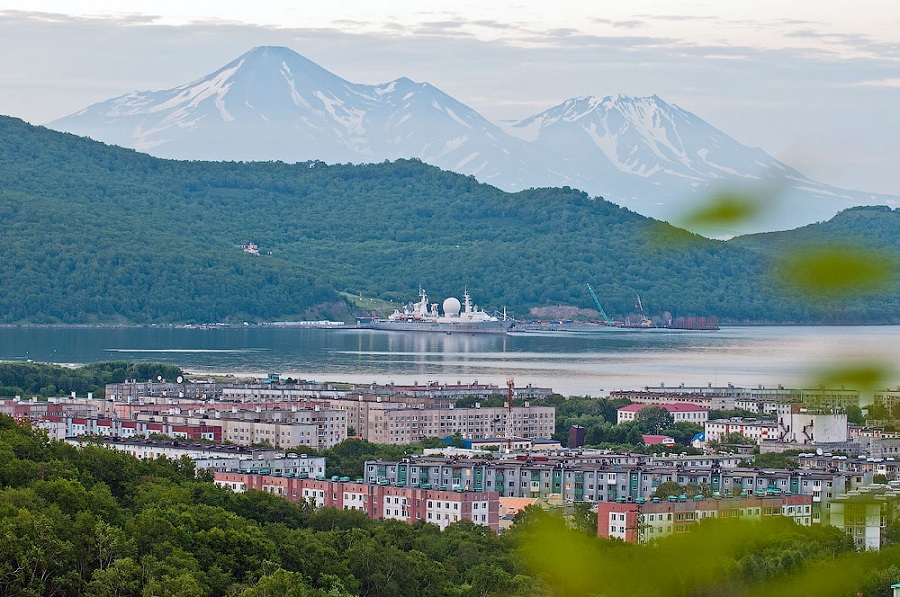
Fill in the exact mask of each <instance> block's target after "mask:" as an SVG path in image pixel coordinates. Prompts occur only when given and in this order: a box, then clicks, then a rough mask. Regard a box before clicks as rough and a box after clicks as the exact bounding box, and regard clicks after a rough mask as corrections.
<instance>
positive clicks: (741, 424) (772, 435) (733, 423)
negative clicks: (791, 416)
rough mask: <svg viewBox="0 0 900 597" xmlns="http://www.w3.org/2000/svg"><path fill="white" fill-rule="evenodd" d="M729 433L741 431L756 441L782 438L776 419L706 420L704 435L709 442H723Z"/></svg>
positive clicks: (740, 432)
mask: <svg viewBox="0 0 900 597" xmlns="http://www.w3.org/2000/svg"><path fill="white" fill-rule="evenodd" d="M729 433H739V434H741V435H743V436H744V437H746V438H749V439H752V440H754V441H756V443H762V442H763V441H766V440H771V439H775V440H777V439H781V429H780V427H779V426H778V424H777V423H776V422H775V421H756V420H753V419H716V420H715V421H706V424H705V425H704V436H705V438H706V439H705V441H707V442H721V441H722V440H723V438H724V437H725V436H726V435H728V434H729Z"/></svg>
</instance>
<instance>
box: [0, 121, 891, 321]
mask: <svg viewBox="0 0 900 597" xmlns="http://www.w3.org/2000/svg"><path fill="white" fill-rule="evenodd" d="M893 213H895V212H891V214H893ZM860 214H864V215H867V217H871V218H873V219H874V220H876V221H881V220H883V222H881V224H883V225H884V226H888V227H889V228H888V231H887V232H879V235H880V236H883V237H884V238H885V239H886V242H890V239H894V238H897V237H898V230H900V222H897V218H895V217H893V216H891V217H890V218H884V217H881V218H879V216H880V215H883V214H880V213H879V212H878V211H877V208H876V209H875V210H874V211H872V212H871V214H870V212H863V211H862V210H861V211H859V212H852V213H851V214H850V215H860ZM0 218H2V221H3V222H4V230H5V231H6V232H7V235H8V238H9V239H10V240H9V242H6V243H4V244H3V245H0V285H2V287H3V288H5V289H8V290H7V292H5V293H0V323H13V324H14V323H205V322H233V323H234V322H237V323H240V322H241V321H250V322H260V321H277V320H290V319H298V318H300V319H323V318H334V319H347V318H348V310H347V309H348V307H347V305H346V304H345V303H344V302H343V301H342V299H341V298H339V295H338V292H345V293H349V294H352V295H354V296H356V295H358V294H362V295H364V296H368V297H375V298H382V299H385V300H393V301H396V302H398V303H399V302H403V303H405V302H406V301H408V300H410V299H411V298H414V297H415V295H416V290H417V288H418V287H420V286H422V287H425V288H426V289H427V290H428V292H429V294H430V295H431V296H434V297H442V296H443V297H445V296H454V295H456V296H458V295H459V293H460V292H461V291H462V289H463V288H466V287H467V288H468V289H469V291H470V292H471V293H472V295H473V296H474V297H476V299H477V300H478V302H479V304H481V305H482V307H484V308H485V309H487V310H494V309H502V308H503V307H504V306H508V307H509V311H510V313H511V314H513V315H514V316H518V317H519V318H522V317H523V316H526V315H525V314H526V313H527V312H528V309H529V308H530V307H535V306H546V305H557V304H569V305H576V306H580V307H585V308H589V307H591V306H592V305H593V301H592V300H591V298H590V296H589V294H588V292H587V289H586V286H585V284H586V283H587V282H590V283H591V285H592V286H593V287H594V289H595V290H596V291H597V293H598V294H599V296H600V297H601V300H602V301H603V304H604V307H605V308H606V309H607V310H608V311H609V312H611V313H613V314H615V315H617V316H623V315H627V314H628V313H630V312H631V310H632V309H633V306H634V301H635V294H640V296H641V298H642V300H643V301H644V304H645V305H647V306H648V308H649V309H650V311H651V312H652V313H654V314H661V313H663V312H664V311H669V312H671V313H672V314H673V315H674V316H680V315H685V316H687V315H718V316H719V317H720V320H722V321H723V322H724V321H730V322H756V323H759V322H777V323H784V322H807V323H809V322H817V323H823V322H825V323H828V322H830V323H837V322H843V323H850V322H856V323H859V322H867V323H874V322H878V323H887V322H894V323H896V322H897V321H898V320H900V289H898V288H897V287H896V283H894V282H892V286H890V288H888V289H887V290H886V291H884V292H882V293H881V294H880V295H879V296H878V297H871V296H861V297H857V298H854V299H853V300H852V301H851V302H850V303H849V304H847V305H845V308H842V309H841V310H840V311H835V310H829V309H830V308H828V307H826V306H822V305H818V304H810V303H808V302H804V301H800V300H797V298H796V297H794V296H788V295H786V294H785V293H784V292H782V291H781V290H780V289H779V288H778V284H777V280H776V279H775V278H774V277H773V270H774V268H775V264H774V263H773V262H772V260H771V258H770V255H769V254H767V253H766V252H765V251H760V250H756V249H754V248H752V247H741V246H739V243H735V242H734V241H728V242H723V241H715V240H709V239H705V238H703V237H700V236H697V235H694V234H690V233H688V232H686V231H683V230H679V229H677V228H674V227H672V226H669V225H668V224H665V223H661V222H656V221H654V220H651V219H648V218H646V217H644V216H641V215H639V214H637V213H634V212H632V211H630V210H628V209H626V208H623V207H620V206H617V205H615V204H612V203H609V202H607V201H604V200H601V199H596V198H591V197H590V196H588V195H587V194H586V193H584V192H580V191H576V190H574V189H571V188H568V189H567V188H541V189H528V190H524V191H520V192H517V193H506V192H503V191H501V190H499V189H497V188H496V187H493V186H491V185H487V184H483V183H480V182H478V181H477V180H476V179H475V178H473V177H470V176H462V175H459V174H456V173H452V172H449V171H443V170H440V169H438V168H435V167H433V166H430V165H427V164H425V163H423V162H421V161H419V160H397V161H393V162H384V163H379V164H368V165H350V164H338V165H327V164H324V163H322V162H308V163H300V164H285V163H279V162H257V163H233V162H231V163H226V162H186V161H175V160H161V159H159V158H154V157H152V156H149V155H147V154H144V153H140V152H136V151H134V150H130V149H123V148H120V147H116V146H109V145H105V144H103V143H100V142H96V141H91V140H89V139H84V138H82V137H78V136H74V135H71V134H64V133H59V132H56V131H52V130H50V129H46V128H43V127H33V126H30V125H28V124H26V123H24V122H22V121H21V120H18V119H14V118H8V117H2V118H0ZM845 219H846V218H845ZM881 224H880V225H881ZM851 228H852V227H851ZM816 231H817V232H816V234H817V235H818V236H819V237H820V238H825V239H830V238H831V237H832V236H834V234H833V225H832V224H820V225H818V227H817V228H816ZM847 234H848V235H850V236H855V237H856V238H858V239H860V240H861V241H867V239H868V234H869V233H868V231H866V230H862V231H858V232H853V231H852V230H849V231H848V232H847ZM249 242H252V243H254V244H257V245H258V246H259V248H260V252H261V255H250V254H247V253H244V252H243V251H242V250H241V245H244V244H246V243H249ZM897 246H900V242H897V243H893V244H891V246H890V247H889V248H890V250H891V251H892V252H893V254H894V255H896V254H897V248H896V247H897ZM526 317H527V316H526Z"/></svg>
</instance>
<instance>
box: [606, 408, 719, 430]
mask: <svg viewBox="0 0 900 597" xmlns="http://www.w3.org/2000/svg"><path fill="white" fill-rule="evenodd" d="M647 406H650V405H649V404H629V405H628V406H623V407H622V408H619V409H617V410H616V424H617V425H618V424H621V423H626V422H628V421H634V420H635V419H636V418H637V413H638V411H640V410H641V409H642V408H644V407H647ZM657 406H659V407H660V408H664V409H666V412H668V413H669V414H670V415H672V418H673V419H674V420H675V422H676V423H682V422H684V423H694V424H696V425H703V424H704V423H705V422H706V420H707V419H708V418H709V409H708V408H706V407H704V406H697V405H696V404H688V403H677V404H659V405H657Z"/></svg>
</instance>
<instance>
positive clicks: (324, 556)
mask: <svg viewBox="0 0 900 597" xmlns="http://www.w3.org/2000/svg"><path fill="white" fill-rule="evenodd" d="M595 524H596V516H594V517H591V516H590V515H589V512H588V511H587V510H586V509H584V508H576V509H575V516H574V517H572V518H571V519H570V522H569V523H568V524H567V523H566V522H565V519H564V518H563V515H562V513H560V512H557V511H552V510H551V511H545V510H542V509H541V508H539V507H530V508H528V509H526V510H524V511H523V512H520V513H519V514H518V515H517V517H516V520H515V523H514V525H513V527H512V529H511V530H510V531H507V532H506V533H504V534H502V535H499V536H498V535H495V534H494V533H493V532H491V531H490V530H488V529H486V528H483V527H478V526H475V525H473V524H471V523H469V522H468V521H462V522H458V523H454V524H452V525H450V526H449V527H448V528H447V529H446V530H445V531H443V532H442V531H440V530H438V528H437V527H436V526H433V525H430V524H425V523H417V524H415V525H408V524H406V523H403V522H399V521H395V520H377V521H376V520H371V519H369V518H367V517H366V516H365V515H364V514H363V513H361V512H358V511H349V510H348V511H344V510H334V509H319V510H314V509H312V508H311V507H310V506H309V505H307V504H305V503H298V504H293V503H290V502H288V501H286V500H284V499H283V498H281V497H278V496H274V495H271V494H268V493H263V492H248V493H245V494H233V493H231V492H230V491H228V490H225V489H220V488H217V487H216V486H215V485H214V484H213V483H212V482H211V481H210V480H209V475H208V474H207V473H204V472H202V471H201V472H199V473H198V472H197V471H195V470H194V466H193V463H192V462H191V461H190V460H189V459H186V458H183V459H180V460H177V461H172V460H167V459H164V458H160V459H156V460H138V459H136V458H134V457H132V456H130V455H127V454H124V453H120V452H115V451H112V450H109V449H106V448H103V447H100V446H96V445H87V446H84V447H82V448H75V447H73V446H71V445H68V444H64V443H61V442H51V441H48V440H47V438H46V436H45V435H43V434H41V433H38V432H35V431H32V429H31V428H30V427H29V426H28V425H27V424H17V423H16V422H14V421H13V419H11V418H9V417H6V416H0V596H4V597H5V596H9V597H13V596H16V597H20V596H33V597H37V596H46V597H51V596H52V597H68V596H81V595H84V596H91V597H112V596H117V597H162V596H172V597H175V596H178V597H194V596H196V597H201V596H225V595H228V596H241V597H260V596H275V595H277V596H287V597H307V596H321V597H326V596H330V597H341V596H350V595H360V596H366V597H376V596H384V597H402V596H405V595H409V596H411V597H422V596H443V595H448V596H457V597H500V596H523V597H524V596H542V595H544V596H576V595H578V596H581V595H634V596H640V595H647V596H663V595H665V596H681V595H683V596H698V597H699V596H705V597H716V596H722V597H725V596H728V597H734V596H743V595H747V596H751V595H766V596H769V597H771V596H780V595H785V596H787V595H798V594H815V595H823V596H825V595H835V596H837V595H856V594H857V592H859V593H861V594H863V595H865V596H866V597H874V596H877V595H888V594H889V588H888V587H889V586H890V584H891V583H893V582H897V581H898V580H900V567H898V565H897V562H898V556H900V552H898V551H897V550H898V549H900V548H898V547H894V546H891V547H887V548H886V549H884V550H882V551H881V552H879V553H857V552H855V551H853V548H852V542H851V541H850V539H849V538H848V537H847V535H846V534H845V533H843V532H842V531H841V530H840V529H837V528H833V527H828V526H825V527H812V528H809V527H800V526H797V525H795V524H794V523H793V522H791V521H790V520H788V519H782V518H781V517H777V518H773V519H769V520H765V521H763V522H761V523H758V524H749V523H744V524H740V523H733V524H723V523H722V522H721V521H713V522H708V523H704V524H701V525H698V527H697V528H696V530H695V531H692V532H690V533H685V534H681V535H676V536H673V537H671V538H668V539H664V540H660V541H658V542H657V543H655V544H654V545H642V546H635V545H630V544H624V543H622V542H619V541H613V540H605V539H599V538H597V537H596V527H595V526H594V525H595ZM637 570H640V574H635V572H636V571H637Z"/></svg>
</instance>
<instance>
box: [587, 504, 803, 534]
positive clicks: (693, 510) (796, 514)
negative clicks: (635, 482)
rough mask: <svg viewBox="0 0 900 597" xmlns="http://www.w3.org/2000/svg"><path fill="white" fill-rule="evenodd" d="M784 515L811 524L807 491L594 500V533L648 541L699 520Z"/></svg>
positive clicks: (749, 518)
mask: <svg viewBox="0 0 900 597" xmlns="http://www.w3.org/2000/svg"><path fill="white" fill-rule="evenodd" d="M767 516H787V517H789V518H791V519H793V520H794V522H796V523H797V524H801V525H804V526H809V525H810V524H812V522H813V521H812V498H811V497H810V496H808V495H777V496H776V495H773V496H744V497H724V498H718V499H675V500H651V501H640V502H638V501H632V502H625V501H619V502H606V503H600V504H597V534H598V535H599V536H600V537H606V538H610V539H621V540H623V541H628V542H629V543H648V542H651V541H653V540H655V539H661V538H663V537H666V536H668V535H672V534H674V533H683V532H685V531H687V530H688V529H689V528H690V527H692V526H694V525H696V524H697V523H699V522H700V521H702V520H708V519H734V520H760V519H762V518H763V517H767Z"/></svg>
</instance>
